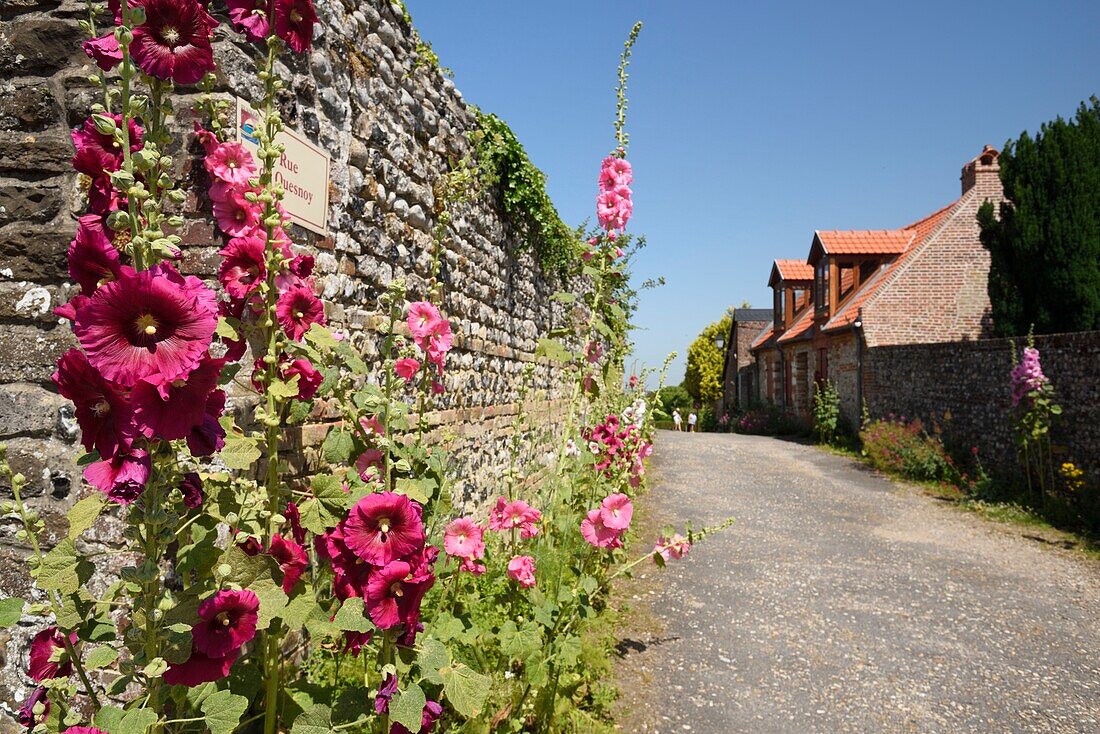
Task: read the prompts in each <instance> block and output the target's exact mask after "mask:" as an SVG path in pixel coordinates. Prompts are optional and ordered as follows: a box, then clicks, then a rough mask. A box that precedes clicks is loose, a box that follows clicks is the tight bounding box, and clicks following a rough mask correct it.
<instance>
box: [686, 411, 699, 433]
mask: <svg viewBox="0 0 1100 734" xmlns="http://www.w3.org/2000/svg"><path fill="white" fill-rule="evenodd" d="M698 420H699V416H697V415H695V411H694V410H693V411H691V412H690V413H688V433H695V424H696V422H698Z"/></svg>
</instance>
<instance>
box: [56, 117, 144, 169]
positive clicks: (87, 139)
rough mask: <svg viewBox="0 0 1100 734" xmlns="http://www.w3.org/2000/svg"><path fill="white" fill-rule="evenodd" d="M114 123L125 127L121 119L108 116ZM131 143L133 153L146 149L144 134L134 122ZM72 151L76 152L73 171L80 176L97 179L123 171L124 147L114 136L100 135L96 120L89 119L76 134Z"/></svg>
mask: <svg viewBox="0 0 1100 734" xmlns="http://www.w3.org/2000/svg"><path fill="white" fill-rule="evenodd" d="M106 116H107V117H109V118H111V119H112V120H114V121H115V125H116V126H118V125H121V124H122V115H106ZM128 131H129V135H128V138H129V140H130V152H131V153H134V152H137V151H139V150H141V148H142V146H143V145H144V141H143V136H144V130H143V129H142V127H141V126H140V125H138V124H137V122H135V121H134V120H133V119H131V120H130V124H129V126H128ZM72 138H73V147H75V148H76V156H74V157H73V168H75V169H76V170H77V171H78V172H79V173H83V174H84V175H86V176H91V177H92V178H98V177H101V176H103V175H104V174H105V173H111V172H113V171H117V170H119V169H120V168H122V159H123V153H122V146H121V145H120V144H119V143H118V141H116V140H115V137H114V135H108V134H106V133H101V132H99V130H97V129H96V126H95V120H93V119H92V118H91V117H88V118H87V119H85V120H84V124H83V125H81V126H80V127H78V128H77V129H75V130H73V132H72Z"/></svg>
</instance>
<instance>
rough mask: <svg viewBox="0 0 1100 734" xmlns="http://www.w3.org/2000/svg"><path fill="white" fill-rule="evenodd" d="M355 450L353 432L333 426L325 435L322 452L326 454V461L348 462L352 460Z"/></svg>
mask: <svg viewBox="0 0 1100 734" xmlns="http://www.w3.org/2000/svg"><path fill="white" fill-rule="evenodd" d="M354 450H355V442H354V441H353V440H352V437H351V434H350V433H349V432H347V431H345V430H343V429H340V428H333V429H332V430H330V431H329V432H328V435H327V436H325V440H324V443H322V444H321V453H323V454H324V455H325V461H327V462H328V463H330V464H348V463H349V462H350V461H351V453H352V452H353V451H354Z"/></svg>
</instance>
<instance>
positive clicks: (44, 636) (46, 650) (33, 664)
mask: <svg viewBox="0 0 1100 734" xmlns="http://www.w3.org/2000/svg"><path fill="white" fill-rule="evenodd" d="M76 640H77V637H76V633H75V632H73V633H71V634H70V635H69V642H70V643H71V644H74V645H75V644H76ZM72 672H73V661H72V660H70V659H69V655H68V653H67V652H66V651H65V635H64V634H62V632H61V630H59V629H58V628H57V627H47V628H46V629H44V630H42V631H41V632H39V633H38V634H37V635H35V636H34V639H32V640H31V654H30V665H29V666H28V670H27V675H29V676H30V677H31V679H32V680H35V681H39V682H41V681H44V680H49V679H50V678H65V677H68V676H69V674H71V673H72Z"/></svg>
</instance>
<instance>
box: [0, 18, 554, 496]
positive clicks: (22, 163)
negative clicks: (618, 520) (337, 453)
mask: <svg viewBox="0 0 1100 734" xmlns="http://www.w3.org/2000/svg"><path fill="white" fill-rule="evenodd" d="M316 4H317V12H318V15H319V16H320V19H321V22H320V24H319V26H318V28H317V30H316V32H315V38H314V49H313V52H312V53H311V54H307V55H304V56H298V55H295V54H292V53H289V52H288V53H285V54H284V55H283V56H282V57H281V58H282V62H283V63H285V66H284V67H283V68H282V70H281V73H282V76H283V78H284V79H286V80H287V82H288V84H287V90H286V92H285V93H284V95H283V97H282V98H281V100H280V111H281V113H282V116H283V119H284V121H285V122H286V124H287V126H288V127H290V128H294V129H296V130H298V131H300V132H302V133H303V134H305V135H306V136H307V137H309V138H310V139H312V140H313V141H314V142H315V143H316V144H318V145H319V146H321V147H323V148H324V149H326V150H327V151H328V152H329V153H330V154H331V156H332V167H331V176H330V184H329V231H328V234H327V236H319V235H315V234H312V233H309V232H306V231H305V230H303V229H301V228H298V227H296V226H295V227H292V228H291V232H290V234H291V237H292V239H293V240H294V241H295V243H296V244H298V245H301V246H302V247H303V248H308V249H309V250H310V251H311V252H313V253H314V254H315V255H316V257H317V267H316V271H315V272H316V273H317V275H318V282H319V283H320V286H321V288H322V291H323V293H322V296H323V298H324V299H325V302H326V312H327V314H328V317H329V320H330V323H331V324H332V325H333V326H334V327H336V328H341V329H346V330H347V331H348V332H349V333H350V334H351V335H352V338H353V339H354V340H355V343H356V344H357V345H359V346H361V351H362V352H363V354H364V356H365V357H367V359H368V361H370V358H371V357H373V356H375V355H376V354H377V345H378V344H379V342H380V339H381V336H380V328H381V322H382V316H381V315H380V313H379V311H378V309H377V301H378V297H379V296H380V295H381V294H382V293H383V292H384V289H385V287H386V285H387V284H388V283H389V282H390V281H391V279H393V278H396V277H404V278H405V279H406V280H407V281H408V282H409V284H410V286H411V289H410V296H411V297H412V298H414V299H416V298H422V297H424V296H425V295H426V294H425V287H424V283H425V278H426V276H427V274H428V270H429V267H430V262H431V245H432V238H431V236H430V232H431V230H432V227H433V226H434V224H435V213H436V207H437V202H436V199H435V194H434V191H433V186H434V185H435V184H436V182H437V181H438V180H439V178H440V176H441V175H442V174H444V173H445V172H446V171H447V170H449V167H450V166H451V165H453V164H454V162H456V161H458V160H461V159H462V158H463V157H464V156H467V155H470V154H471V153H472V150H473V148H472V143H471V138H470V133H471V132H473V131H474V129H475V128H476V121H475V118H474V116H473V114H472V112H471V110H470V109H469V108H468V107H467V105H466V103H465V102H464V100H463V98H462V95H461V93H460V92H459V91H458V90H457V89H455V86H454V84H453V83H452V82H451V81H450V80H449V79H447V78H446V77H444V76H443V75H442V74H441V73H440V71H439V69H438V68H436V67H435V66H434V65H433V64H432V63H430V62H428V61H426V60H425V59H423V58H422V57H421V55H420V53H419V52H418V49H417V46H418V44H419V43H420V39H419V37H418V36H417V34H416V31H415V30H414V29H413V28H412V27H411V26H410V24H409V23H408V20H407V16H405V14H404V13H403V10H402V8H400V7H399V6H397V5H391V4H390V3H389V2H386V1H385V0H369V1H366V2H359V3H345V2H339V1H337V0H316ZM213 12H214V13H215V15H216V16H217V17H219V18H220V19H221V20H222V21H223V25H222V27H221V28H219V30H218V31H217V32H216V43H215V58H216V60H217V63H218V67H219V84H218V87H219V91H220V92H225V93H231V94H235V95H237V96H240V97H242V98H245V99H256V98H258V97H259V96H260V87H259V82H258V81H257V80H256V79H255V76H254V73H253V69H254V68H255V65H254V63H253V59H255V58H256V57H257V54H259V53H260V52H261V49H260V48H259V47H258V46H257V45H256V44H249V43H246V42H244V41H243V40H242V39H241V38H240V37H238V36H237V34H235V33H233V32H232V31H231V30H230V29H229V27H228V24H227V23H225V22H224V21H225V20H226V19H225V16H224V9H223V8H222V7H221V6H220V4H219V3H214V4H213ZM85 13H86V6H85V3H84V2H83V0H62V1H61V2H56V1H54V2H48V1H47V0H13V2H9V3H4V5H3V7H0V68H2V69H3V70H4V71H3V72H2V75H0V441H4V442H7V443H8V444H9V452H10V454H11V456H12V459H13V464H14V465H15V466H16V468H17V469H18V470H21V471H23V472H24V473H25V474H26V475H27V476H28V479H29V482H30V486H29V492H30V493H31V494H33V495H39V496H40V495H48V496H51V497H52V498H53V499H54V500H71V498H72V497H73V496H74V495H75V494H76V490H77V489H78V485H79V472H78V469H77V467H76V466H75V465H74V464H73V458H74V457H75V455H76V453H77V450H76V449H77V446H76V444H75V439H76V433H75V422H74V420H73V418H72V415H71V411H70V409H69V407H68V406H67V405H66V404H65V401H63V400H61V399H60V398H59V397H58V396H57V395H56V394H55V393H54V391H53V389H52V384H51V383H50V380H49V376H50V374H51V373H52V372H53V369H54V368H53V364H54V362H55V360H56V359H57V357H58V356H59V355H60V354H61V353H62V352H63V351H65V350H66V349H67V348H69V347H70V346H72V345H73V344H74V343H75V340H74V339H73V336H72V333H71V330H70V328H69V327H68V325H66V324H59V322H58V319H57V317H55V316H54V315H53V314H52V309H53V308H54V307H56V306H57V305H59V304H60V303H63V302H65V301H66V300H67V299H68V298H69V296H70V294H71V291H70V290H69V288H70V286H69V284H68V275H67V273H66V259H65V255H66V249H67V247H68V244H69V241H70V239H71V238H72V236H73V233H74V232H75V229H76V221H75V217H76V216H77V215H79V214H80V213H82V211H83V202H82V198H83V196H82V194H81V192H80V190H79V182H78V180H77V178H76V176H75V175H74V174H73V173H72V171H71V167H70V162H69V159H70V157H71V156H72V153H73V148H72V144H71V141H70V137H69V133H70V130H71V129H72V128H73V127H75V126H77V125H79V124H81V123H82V121H83V119H84V117H85V115H86V112H87V109H88V107H89V105H90V104H91V102H92V101H93V96H92V88H91V87H90V86H89V85H88V83H87V82H86V78H87V75H88V74H89V73H90V72H91V71H92V68H93V67H92V66H91V65H90V63H89V62H88V59H87V58H86V57H85V56H84V54H83V53H82V52H81V51H80V49H79V41H80V40H81V34H80V30H79V28H78V26H77V21H78V19H79V18H82V17H84V15H85ZM181 91H185V92H186V91H192V90H188V89H183V90H181ZM189 106H190V103H189V99H188V98H187V97H186V96H184V97H182V98H178V99H177V104H176V110H177V115H178V119H177V120H176V126H177V128H178V129H179V130H180V131H181V132H184V131H189V130H190V128H191V124H192V117H191V115H190V114H189V112H188V107H189ZM182 146H183V148H184V149H183V150H176V151H172V152H173V154H174V156H175V158H176V159H177V161H179V162H180V163H179V164H180V169H181V170H180V175H181V176H182V177H183V181H184V182H185V185H186V186H187V187H188V188H189V189H190V192H191V196H189V199H188V203H187V204H186V211H185V212H184V213H185V215H186V216H187V217H188V221H187V223H186V224H185V226H184V228H183V230H182V231H181V232H180V234H181V236H182V237H183V238H184V245H185V259H184V262H183V264H182V269H183V270H184V272H187V273H192V274H197V275H200V276H202V277H205V278H207V279H210V280H211V281H212V279H213V276H214V274H215V271H216V267H217V255H216V252H217V250H218V249H219V248H220V247H221V246H222V244H223V242H222V241H221V238H220V236H219V235H217V234H216V233H215V231H214V229H213V226H212V222H211V218H210V216H209V202H208V201H206V200H205V195H204V191H205V189H206V184H207V181H206V179H205V171H204V170H203V168H202V165H201V163H198V161H197V158H196V154H197V153H198V152H199V148H198V146H197V145H196V143H195V141H194V140H193V138H192V136H190V135H189V134H188V135H187V136H186V138H185V139H184V142H183V143H182ZM449 234H450V235H451V236H450V238H449V241H448V242H447V243H446V246H445V249H444V251H443V252H442V257H441V261H442V277H443V279H444V282H445V298H444V303H443V308H444V312H445V313H446V315H447V316H448V317H449V318H450V319H451V320H452V324H453V326H454V327H455V331H456V340H455V341H456V348H455V349H454V351H453V352H452V353H451V356H450V358H449V360H448V367H449V369H448V375H447V378H446V381H445V384H446V394H445V395H443V396H441V397H440V398H439V400H438V404H437V408H438V410H439V413H438V419H433V420H437V421H440V422H444V423H446V424H447V425H448V426H449V427H450V428H451V429H453V430H450V431H448V432H441V433H440V437H441V439H440V440H443V441H444V443H445V444H446V445H447V448H448V449H450V450H451V452H452V454H453V456H454V457H455V460H456V471H455V477H456V480H457V481H456V483H455V490H456V495H457V498H458V499H460V500H471V501H475V502H476V501H478V500H480V499H482V498H484V497H485V496H487V495H489V494H491V493H492V492H494V491H495V490H494V485H495V484H496V482H497V479H498V477H499V475H500V471H501V469H502V468H503V467H505V466H506V465H507V450H506V441H507V435H508V433H509V430H510V423H509V421H508V420H502V416H506V415H509V413H510V412H514V409H515V406H514V404H515V402H516V401H517V399H518V388H519V385H520V380H521V377H522V375H523V373H524V371H525V369H526V368H527V367H528V366H530V367H532V368H533V377H532V382H531V389H532V393H531V395H530V397H531V399H532V400H536V401H538V400H541V401H547V400H555V399H557V398H558V397H559V396H560V395H561V394H562V380H563V374H562V373H561V371H560V370H559V369H557V368H556V367H555V366H553V365H551V364H550V363H548V362H546V361H545V360H542V359H537V358H536V357H535V356H534V351H535V347H536V344H537V340H538V338H539V336H541V335H543V334H545V333H546V332H547V331H548V330H549V329H550V327H551V326H552V325H554V324H558V323H560V322H561V321H562V320H563V318H564V314H563V311H562V307H561V306H560V305H555V304H553V303H552V302H551V301H549V296H550V295H551V294H552V293H553V292H555V291H556V290H559V288H560V286H559V285H557V284H556V283H554V282H553V279H552V278H548V277H547V276H546V274H544V273H543V271H542V270H541V269H540V268H539V266H538V264H537V263H536V261H535V258H534V257H533V256H532V254H531V253H529V252H526V251H523V250H522V244H523V243H522V241H521V239H520V238H519V237H518V236H517V235H516V234H515V233H514V232H513V231H512V229H511V227H510V226H509V224H508V222H507V221H506V220H505V219H504V217H503V216H502V215H501V213H500V209H499V205H498V202H497V199H496V195H495V192H492V191H487V192H483V193H482V195H480V196H479V197H478V198H477V200H476V201H475V202H474V203H472V204H470V205H467V206H464V207H462V208H461V209H459V210H458V211H457V212H456V216H455V218H454V220H453V225H452V227H451V231H450V232H449ZM245 361H246V363H250V358H249V357H247V356H246V357H245ZM324 430H325V427H312V428H311V427H308V426H307V427H305V428H303V429H302V431H301V435H302V436H303V437H305V438H306V439H308V440H305V442H304V443H305V445H307V446H309V445H312V441H313V440H314V438H315V437H316V436H317V435H322V436H323V431H324ZM62 504H64V503H62Z"/></svg>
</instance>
